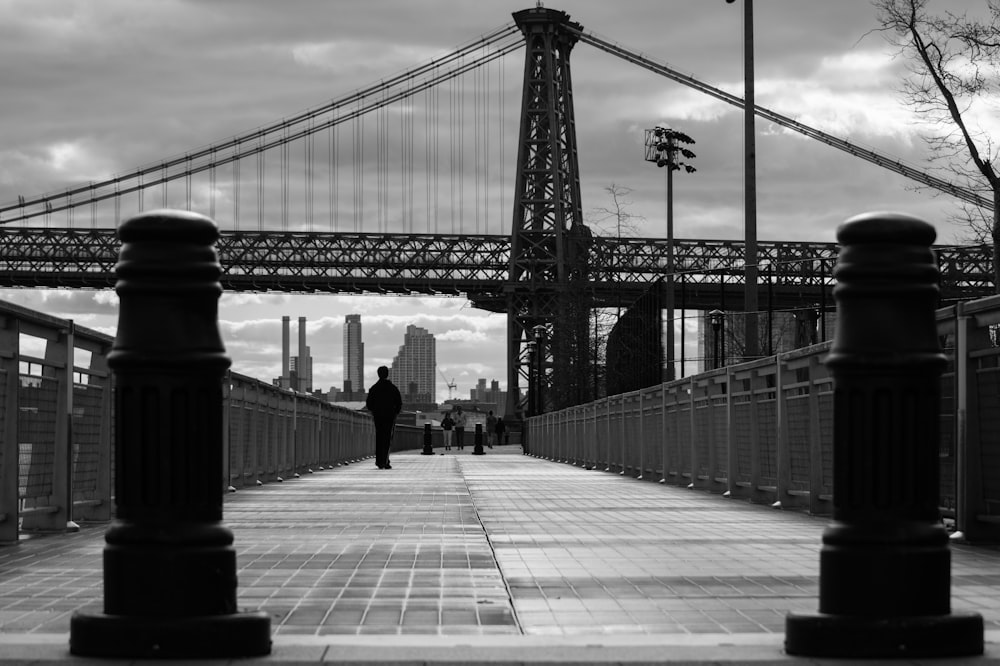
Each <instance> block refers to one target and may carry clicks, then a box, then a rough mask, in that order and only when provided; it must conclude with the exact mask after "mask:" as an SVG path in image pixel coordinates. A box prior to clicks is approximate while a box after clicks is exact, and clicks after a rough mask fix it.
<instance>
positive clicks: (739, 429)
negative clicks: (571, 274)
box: [525, 343, 833, 513]
mask: <svg viewBox="0 0 1000 666" xmlns="http://www.w3.org/2000/svg"><path fill="white" fill-rule="evenodd" d="M829 347H830V343H822V344H818V345H813V346H811V347H806V348H803V349H798V350H795V351H792V352H787V353H784V354H779V355H777V356H772V357H770V358H766V359H761V360H759V361H754V362H751V363H744V364H740V365H732V366H728V367H725V368H720V369H718V370H713V371H710V372H706V373H702V374H699V375H693V376H691V377H687V378H684V379H680V380H676V381H672V382H668V383H664V384H660V385H658V386H651V387H648V388H645V389H641V390H638V391H632V392H629V393H623V394H620V395H614V396H608V397H606V398H603V399H601V400H598V401H595V402H591V403H588V404H584V405H578V406H576V407H571V408H569V409H564V410H561V411H557V412H550V413H548V414H544V415H541V416H536V417H533V418H530V419H528V420H527V422H526V426H525V427H526V429H527V449H528V451H529V452H530V454H532V455H536V456H539V457H543V458H547V459H551V460H555V461H559V462H567V463H570V464H573V465H578V466H581V467H585V468H587V469H597V470H604V471H609V472H617V473H618V474H621V475H623V476H632V477H635V478H639V479H646V480H653V481H660V482H661V483H671V484H675V485H683V486H687V487H690V488H699V489H704V490H709V491H711V492H717V493H720V494H726V495H727V496H731V497H744V498H746V499H750V500H752V501H757V502H769V503H772V504H773V503H776V502H780V503H781V505H782V506H786V507H801V508H807V509H809V510H810V511H813V512H817V513H819V512H825V511H827V510H828V509H827V508H826V505H827V504H828V503H829V500H830V499H831V497H832V486H833V458H832V439H833V437H832V434H833V433H832V422H831V420H830V419H831V416H832V413H833V401H832V389H833V383H832V381H833V380H832V378H831V377H830V375H829V373H828V372H827V370H826V367H825V366H824V365H823V363H822V361H823V358H824V356H825V355H826V353H827V351H828V350H829ZM824 426H826V427H824ZM814 489H815V490H816V492H813V490H814Z"/></svg>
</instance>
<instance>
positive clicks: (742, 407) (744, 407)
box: [733, 395, 753, 482]
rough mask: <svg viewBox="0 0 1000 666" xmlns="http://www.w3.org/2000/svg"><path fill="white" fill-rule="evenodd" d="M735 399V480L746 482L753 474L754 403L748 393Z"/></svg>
mask: <svg viewBox="0 0 1000 666" xmlns="http://www.w3.org/2000/svg"><path fill="white" fill-rule="evenodd" d="M733 399H734V401H736V402H734V404H733V420H734V421H735V427H734V428H733V438H734V440H735V442H734V444H735V447H736V478H735V479H734V481H744V482H746V481H750V477H751V476H752V474H753V460H752V458H753V456H752V452H753V451H752V449H753V447H752V446H751V444H752V443H751V441H750V436H751V435H750V433H751V423H752V420H751V417H752V415H753V410H752V403H751V402H750V396H747V395H744V396H739V398H736V397H735V396H734V398H733Z"/></svg>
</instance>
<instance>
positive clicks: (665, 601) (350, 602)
mask: <svg viewBox="0 0 1000 666" xmlns="http://www.w3.org/2000/svg"><path fill="white" fill-rule="evenodd" d="M512 449H513V447H512ZM396 458H397V456H396V455H395V454H394V459H393V464H394V467H396V466H397V461H396ZM398 458H399V468H400V471H401V472H402V471H404V470H405V471H406V475H405V479H406V486H405V487H403V486H399V485H388V484H386V483H384V479H385V477H384V475H379V474H378V473H377V471H376V470H374V469H372V468H371V465H370V461H367V462H366V463H364V464H361V465H349V466H345V467H338V468H336V469H333V470H324V471H323V472H317V473H316V474H313V475H304V476H303V478H302V479H298V480H295V481H294V482H292V481H289V482H286V483H283V484H267V485H265V486H263V487H261V488H256V489H251V490H247V491H240V492H239V493H235V494H232V495H228V496H227V497H226V522H227V524H228V525H229V526H230V527H231V528H232V529H233V530H234V533H235V535H236V542H235V548H236V550H237V562H238V565H239V567H240V569H239V572H238V575H239V581H240V583H239V584H240V587H239V590H238V592H239V596H238V603H239V606H240V608H244V609H248V610H250V609H252V610H256V609H261V610H264V611H265V612H267V613H268V614H269V615H271V617H272V618H273V625H272V627H273V631H274V634H275V636H276V637H284V638H288V639H300V640H302V639H306V638H309V637H313V638H316V639H320V638H322V637H324V636H326V637H338V636H352V637H358V636H361V635H362V634H364V635H366V636H367V635H370V634H383V635H391V636H397V637H398V636H401V635H404V634H409V635H414V636H417V635H423V636H427V637H433V638H435V639H441V638H445V637H448V636H457V637H465V636H468V637H484V636H506V635H517V634H524V635H527V636H553V637H554V636H576V637H586V636H591V635H601V636H613V635H622V636H637V635H641V634H646V635H662V634H676V635H678V636H682V635H683V636H693V635H697V636H713V635H719V636H724V635H733V636H737V635H752V634H760V635H768V634H772V633H780V632H782V631H783V627H784V620H785V615H786V614H787V613H788V612H789V611H800V612H802V611H804V612H814V611H815V610H816V609H817V602H818V600H817V595H818V586H817V576H818V571H819V567H818V563H819V547H820V545H821V540H820V537H821V535H822V531H823V529H824V528H825V526H826V524H827V522H828V520H827V519H824V518H814V517H810V516H807V515H804V514H798V513H792V512H784V511H775V510H772V509H769V508H766V507H758V506H752V505H749V504H746V503H743V502H738V501H732V500H725V499H722V498H720V497H718V496H712V495H708V494H705V493H701V492H694V491H688V490H686V489H683V488H675V487H672V486H665V485H660V484H652V483H646V482H642V481H636V480H634V479H629V478H623V477H620V476H618V475H617V474H605V473H603V472H595V471H585V470H583V469H581V468H579V467H573V466H569V465H557V464H554V463H551V462H546V461H541V460H537V459H535V458H531V457H527V456H522V455H508V454H505V453H504V452H503V451H502V450H499V449H497V450H493V451H490V452H489V453H488V454H487V455H486V456H482V457H473V456H471V455H469V452H464V453H463V454H462V455H460V456H457V455H456V456H447V457H445V456H435V457H430V456H428V457H422V456H419V455H417V454H399V455H398ZM400 477H403V475H400ZM104 529H105V528H104V526H85V527H84V528H83V529H82V530H81V531H80V532H79V533H76V534H73V535H60V536H45V537H35V538H32V539H29V540H26V541H25V542H23V543H22V544H21V545H19V546H17V547H14V548H11V549H7V548H0V636H2V635H4V634H6V633H17V634H18V635H22V634H25V635H26V634H31V633H32V632H34V633H38V632H41V631H45V632H55V633H57V634H60V633H61V634H62V635H65V632H66V631H67V630H68V624H69V617H70V615H71V613H72V611H73V609H75V608H88V609H91V610H93V611H99V610H100V608H101V605H102V595H103V587H102V582H101V573H100V571H101V566H102V558H101V552H102V549H103V531H104ZM952 560H953V572H954V575H953V585H952V588H953V608H955V609H956V610H959V609H975V610H978V611H979V612H981V613H983V615H984V619H985V622H986V624H987V626H989V627H997V628H998V629H1000V573H997V572H998V571H1000V566H998V565H1000V551H998V550H997V549H988V548H980V547H971V546H967V545H959V546H957V547H955V548H954V550H953V558H952ZM581 639H582V638H581ZM318 658H319V657H317V659H318Z"/></svg>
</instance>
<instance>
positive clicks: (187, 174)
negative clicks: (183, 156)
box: [184, 157, 191, 210]
mask: <svg viewBox="0 0 1000 666" xmlns="http://www.w3.org/2000/svg"><path fill="white" fill-rule="evenodd" d="M184 202H185V203H186V204H187V210H191V158H190V157H189V158H188V159H187V161H186V164H185V168H184Z"/></svg>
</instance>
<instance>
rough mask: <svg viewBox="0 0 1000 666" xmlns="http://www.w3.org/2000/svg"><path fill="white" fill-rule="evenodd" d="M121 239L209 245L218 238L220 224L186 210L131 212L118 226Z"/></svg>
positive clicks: (164, 209)
mask: <svg viewBox="0 0 1000 666" xmlns="http://www.w3.org/2000/svg"><path fill="white" fill-rule="evenodd" d="M118 239H119V240H120V241H121V242H123V243H134V242H137V241H138V242H142V241H158V242H164V243H171V242H173V243H177V242H180V243H196V244H204V245H211V244H212V243H214V242H215V241H217V240H218V239H219V227H218V226H216V224H215V222H213V221H212V219H211V218H209V217H206V216H204V215H201V214H199V213H193V212H191V211H187V210H172V209H167V208H161V209H157V210H148V211H144V212H142V213H139V214H137V215H133V216H132V217H130V218H129V219H127V220H125V221H124V222H122V223H121V224H120V225H119V226H118Z"/></svg>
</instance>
